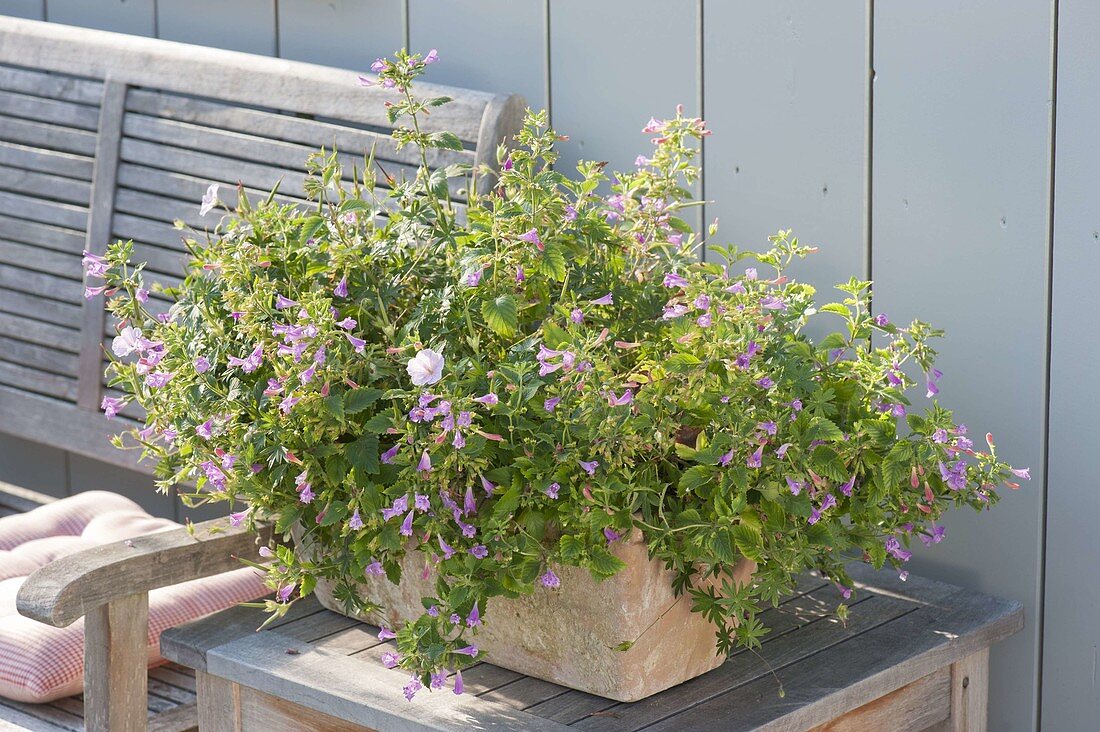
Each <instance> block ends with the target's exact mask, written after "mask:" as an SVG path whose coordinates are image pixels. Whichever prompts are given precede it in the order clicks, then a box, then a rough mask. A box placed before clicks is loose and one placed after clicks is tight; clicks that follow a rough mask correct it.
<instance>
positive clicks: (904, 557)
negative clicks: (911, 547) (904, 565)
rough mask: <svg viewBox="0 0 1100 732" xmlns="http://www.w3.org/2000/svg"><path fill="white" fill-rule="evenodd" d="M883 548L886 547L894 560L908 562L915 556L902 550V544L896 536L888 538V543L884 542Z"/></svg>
mask: <svg viewBox="0 0 1100 732" xmlns="http://www.w3.org/2000/svg"><path fill="white" fill-rule="evenodd" d="M883 546H885V547H886V553H887V554H889V555H890V556H892V557H893V558H894V559H898V560H901V561H903V562H908V561H909V558H910V557H912V556H913V553H912V552H910V551H906V550H905V549H902V548H901V542H899V541H898V539H897V537H896V536H889V537H887V538H886V541H884V542H883Z"/></svg>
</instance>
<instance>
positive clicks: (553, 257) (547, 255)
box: [539, 245, 566, 282]
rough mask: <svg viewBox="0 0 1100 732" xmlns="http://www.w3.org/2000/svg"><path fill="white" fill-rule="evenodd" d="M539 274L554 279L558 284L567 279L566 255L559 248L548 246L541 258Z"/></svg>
mask: <svg viewBox="0 0 1100 732" xmlns="http://www.w3.org/2000/svg"><path fill="white" fill-rule="evenodd" d="M539 274H544V275H546V276H547V277H553V278H554V279H555V280H557V281H558V282H561V281H562V280H564V279H565V275H566V268H565V255H564V254H562V251H561V249H560V248H559V247H556V246H553V245H548V246H547V247H546V250H545V251H543V253H542V256H541V257H540V258H539Z"/></svg>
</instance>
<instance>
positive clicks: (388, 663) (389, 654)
mask: <svg viewBox="0 0 1100 732" xmlns="http://www.w3.org/2000/svg"><path fill="white" fill-rule="evenodd" d="M400 661H401V656H399V655H397V654H396V653H394V652H393V651H386V652H385V653H383V654H382V665H383V666H385V667H386V668H394V667H395V666H397V664H398V663H399V662H400Z"/></svg>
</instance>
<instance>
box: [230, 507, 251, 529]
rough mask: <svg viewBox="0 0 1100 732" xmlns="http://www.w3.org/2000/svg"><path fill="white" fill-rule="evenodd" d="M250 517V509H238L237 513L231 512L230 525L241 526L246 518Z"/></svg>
mask: <svg viewBox="0 0 1100 732" xmlns="http://www.w3.org/2000/svg"><path fill="white" fill-rule="evenodd" d="M247 517H248V511H237V512H236V513H231V514H229V525H230V526H233V527H237V526H240V525H241V524H243V523H244V520H245V519H246V518H247Z"/></svg>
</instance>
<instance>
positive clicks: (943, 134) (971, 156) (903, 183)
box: [872, 0, 1050, 730]
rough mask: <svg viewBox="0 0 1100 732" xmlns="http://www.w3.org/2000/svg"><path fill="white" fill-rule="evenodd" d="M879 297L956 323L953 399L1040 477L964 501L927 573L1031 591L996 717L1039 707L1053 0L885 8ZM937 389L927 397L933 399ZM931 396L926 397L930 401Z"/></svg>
mask: <svg viewBox="0 0 1100 732" xmlns="http://www.w3.org/2000/svg"><path fill="white" fill-rule="evenodd" d="M874 21H875V22H874V48H875V58H874V64H875V71H876V72H877V80H876V81H875V92H874V120H873V124H874V148H873V155H874V158H873V159H874V175H873V206H874V210H873V231H872V253H873V258H872V276H873V278H874V279H875V280H876V284H877V289H876V293H877V297H876V301H875V304H876V309H878V310H880V311H885V312H886V313H888V314H889V315H890V317H891V318H892V319H893V320H894V321H895V322H908V320H910V319H912V318H913V317H915V316H920V317H921V318H922V319H924V320H929V321H931V322H932V323H934V324H936V325H938V326H941V327H943V328H945V329H946V330H947V334H948V338H947V340H946V341H945V342H943V344H942V347H941V349H940V350H941V353H942V357H941V359H940V365H941V367H942V369H943V371H944V373H945V374H946V375H945V377H944V379H943V382H942V389H943V390H942V393H941V398H942V402H943V403H944V404H945V405H950V406H954V407H955V408H956V418H957V419H958V420H959V421H961V422H964V423H966V424H967V425H969V426H970V427H972V428H973V432H974V433H975V434H973V435H972V437H973V438H974V440H975V442H976V443H978V444H979V445H980V444H981V443H982V441H983V435H984V433H985V432H986V431H987V430H988V431H991V432H992V433H993V434H994V435H995V437H996V439H997V444H998V448H999V450H1000V453H1001V454H1002V455H1004V456H1006V457H1010V458H1011V459H1012V460H1013V461H1014V462H1015V463H1016V464H1017V465H1021V466H1024V465H1028V466H1030V467H1031V469H1032V473H1033V474H1034V475H1035V476H1037V478H1038V479H1037V480H1033V481H1032V482H1031V483H1029V484H1025V486H1024V488H1023V489H1022V490H1020V491H1017V492H1012V491H1009V490H1007V489H1004V490H1003V493H1004V494H1005V495H1004V500H1003V501H1002V503H1001V505H1000V506H998V507H997V508H996V509H994V511H993V513H992V515H989V516H986V515H982V516H975V515H974V514H973V513H971V512H962V511H959V512H955V513H954V514H952V515H951V516H950V518H949V519H948V521H947V522H946V523H947V526H948V529H947V540H946V542H945V543H944V544H941V545H938V546H937V547H935V548H934V549H933V550H931V551H928V552H920V556H919V557H918V558H917V559H916V560H915V561H914V562H913V570H914V571H915V572H919V573H921V574H925V575H928V576H932V577H936V578H940V579H945V580H948V581H952V582H955V583H957V584H962V585H965V586H969V587H973V588H976V589H980V590H983V591H986V592H989V593H991V594H996V595H1000V596H1004V597H1010V598H1013V599H1017V600H1020V601H1021V602H1023V604H1024V606H1025V611H1026V613H1027V618H1028V624H1027V627H1025V629H1024V631H1023V632H1021V633H1019V634H1018V635H1016V636H1013V637H1012V638H1010V639H1008V640H1007V641H1005V642H1003V643H1001V644H998V645H997V646H996V647H995V648H994V649H993V654H992V659H991V674H990V693H991V705H990V729H997V730H1000V729H1005V730H1018V729H1030V728H1031V727H1032V726H1033V724H1034V720H1035V714H1036V704H1037V684H1038V674H1037V668H1038V667H1037V660H1038V659H1037V657H1036V656H1037V651H1038V632H1037V631H1038V627H1039V623H1038V618H1039V610H1040V598H1039V584H1040V579H1039V578H1040V568H1041V527H1042V521H1043V515H1042V511H1043V500H1042V485H1041V482H1042V474H1043V472H1042V468H1043V458H1044V455H1043V449H1042V446H1043V437H1044V434H1043V433H1044V424H1043V423H1044V407H1045V373H1044V371H1045V359H1046V353H1045V341H1046V330H1047V287H1046V285H1047V258H1048V247H1047V210H1048V203H1049V192H1048V179H1049V159H1048V158H1049V152H1050V129H1049V126H1050V125H1049V122H1050V119H1049V114H1050V108H1049V101H1050V100H1049V92H1050V89H1049V86H1050V83H1049V82H1050V4H1049V3H1047V2H1032V3H1015V4H1013V8H1012V11H1011V12H1006V8H1005V7H1004V3H1003V2H1001V1H1000V0H979V1H975V2H966V3H959V2H955V1H954V0H934V1H932V0H930V1H929V2H923V3H894V2H891V3H886V2H880V3H877V4H876V6H875V18H874ZM921 397H923V395H921ZM922 400H923V399H922Z"/></svg>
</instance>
